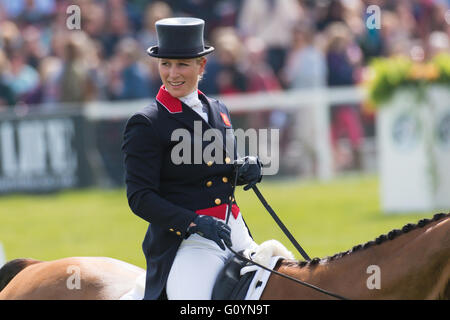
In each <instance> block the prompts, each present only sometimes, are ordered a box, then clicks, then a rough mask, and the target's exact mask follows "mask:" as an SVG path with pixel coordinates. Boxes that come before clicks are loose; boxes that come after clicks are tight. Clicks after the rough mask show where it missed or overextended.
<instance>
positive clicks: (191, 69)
mask: <svg viewBox="0 0 450 320" xmlns="http://www.w3.org/2000/svg"><path fill="white" fill-rule="evenodd" d="M205 65H206V58H203V57H202V58H193V59H165V58H162V59H159V63H158V70H159V75H160V77H161V80H162V82H163V84H164V86H165V88H166V90H167V91H169V93H170V94H171V95H172V97H175V98H181V97H184V96H186V95H188V94H190V93H192V92H193V91H194V90H196V89H197V87H198V81H199V79H200V77H201V75H202V74H203V72H204V71H205Z"/></svg>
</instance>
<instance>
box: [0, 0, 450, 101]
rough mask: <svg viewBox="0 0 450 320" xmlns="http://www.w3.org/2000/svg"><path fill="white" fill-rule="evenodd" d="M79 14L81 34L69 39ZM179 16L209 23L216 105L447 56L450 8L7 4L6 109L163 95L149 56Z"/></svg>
mask: <svg viewBox="0 0 450 320" xmlns="http://www.w3.org/2000/svg"><path fill="white" fill-rule="evenodd" d="M73 4H75V5H78V6H79V8H80V18H81V19H80V22H81V24H80V28H79V29H75V30H70V29H69V27H68V23H67V20H68V19H70V17H71V14H73V12H70V11H67V8H68V7H69V6H70V5H73ZM373 5H375V6H377V8H380V9H381V11H380V12H379V13H380V15H379V18H381V21H379V26H378V28H371V27H370V25H369V19H372V20H371V21H372V22H373V18H377V17H376V16H375V15H376V12H371V11H369V12H367V8H368V7H369V6H373ZM374 14H375V15H374ZM172 16H196V17H199V18H203V19H204V20H205V21H206V22H207V23H206V30H205V37H206V39H207V43H208V44H210V45H213V46H214V47H215V48H216V51H215V53H214V54H213V55H210V56H208V60H209V61H208V64H207V70H206V74H205V76H204V79H203V80H202V82H201V87H200V89H201V90H202V91H203V92H205V93H206V94H210V95H216V94H233V93H238V92H256V91H268V90H288V89H295V88H310V87H320V86H339V85H353V84H357V83H359V82H361V81H362V79H363V77H364V70H365V67H366V66H367V64H368V62H369V61H370V59H371V58H372V57H376V56H390V55H395V54H405V55H409V56H411V58H412V59H416V60H420V59H427V58H428V57H430V56H432V55H434V54H435V53H436V52H438V51H442V50H446V51H448V50H449V35H450V1H449V0H397V1H387V0H341V1H338V0H335V1H332V0H318V1H312V0H216V1H211V0H167V1H148V0H147V1H144V0H130V1H124V0H80V1H76V0H72V1H56V0H15V1H10V0H0V106H3V108H5V106H13V105H17V104H27V105H35V104H45V105H46V106H48V107H56V106H57V105H58V103H61V102H69V103H83V102H86V101H92V100H109V101H111V100H122V99H140V98H146V97H152V96H154V94H155V93H156V92H157V90H158V89H159V86H160V80H159V77H158V73H157V68H156V61H155V59H151V58H149V57H148V56H147V55H146V52H145V51H146V49H147V48H148V47H149V46H151V45H155V44H156V43H157V38H156V32H155V26H154V23H155V21H157V20H158V19H161V18H166V17H172ZM0 108H1V107H0Z"/></svg>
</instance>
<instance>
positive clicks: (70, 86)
mask: <svg viewBox="0 0 450 320" xmlns="http://www.w3.org/2000/svg"><path fill="white" fill-rule="evenodd" d="M89 50H92V43H91V42H90V41H89V39H88V38H87V36H86V34H85V33H84V32H82V31H76V32H74V31H70V32H69V33H68V38H67V41H66V42H65V44H64V64H63V67H62V72H61V74H60V78H59V81H58V82H59V84H60V97H59V101H61V102H68V103H76V104H82V103H84V102H86V101H88V100H90V98H91V97H92V94H93V92H94V87H93V86H94V85H93V82H92V80H91V79H90V78H89V72H88V70H89V67H88V64H87V61H86V58H85V55H86V52H89Z"/></svg>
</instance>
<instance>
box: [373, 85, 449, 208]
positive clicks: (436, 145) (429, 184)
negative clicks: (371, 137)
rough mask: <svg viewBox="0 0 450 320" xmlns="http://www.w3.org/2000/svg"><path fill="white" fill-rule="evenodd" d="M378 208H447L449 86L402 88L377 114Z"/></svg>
mask: <svg viewBox="0 0 450 320" xmlns="http://www.w3.org/2000/svg"><path fill="white" fill-rule="evenodd" d="M377 143H378V152H379V157H378V164H379V173H380V197H381V209H382V210H383V211H384V212H391V213H402V212H405V213H408V212H412V211H430V210H443V211H449V209H450V89H449V88H448V87H431V88H429V89H427V93H426V98H425V99H424V100H422V101H419V100H418V96H417V92H415V91H414V90H412V89H401V90H398V92H397V93H396V94H395V95H394V97H393V98H392V99H391V101H390V102H389V103H387V104H386V105H384V106H382V107H381V108H380V110H379V112H378V115H377Z"/></svg>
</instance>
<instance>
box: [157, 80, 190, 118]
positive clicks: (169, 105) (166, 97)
mask: <svg viewBox="0 0 450 320" xmlns="http://www.w3.org/2000/svg"><path fill="white" fill-rule="evenodd" d="M156 101H158V102H159V103H161V104H162V105H163V107H164V108H166V109H167V111H169V112H170V113H180V112H183V107H182V105H181V101H180V100H178V99H177V98H174V97H172V95H171V94H170V93H169V91H167V90H166V89H165V88H164V85H162V86H161V87H160V88H159V91H158V94H157V95H156Z"/></svg>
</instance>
